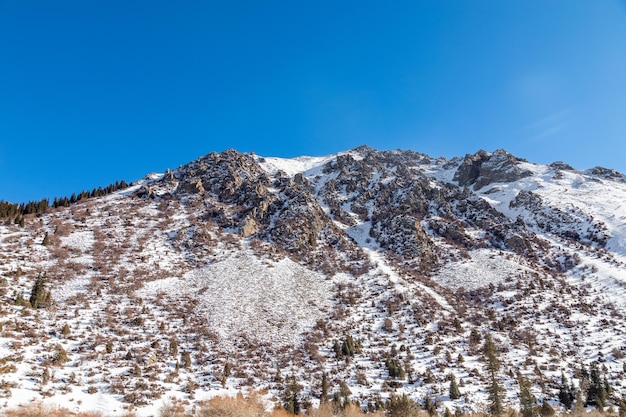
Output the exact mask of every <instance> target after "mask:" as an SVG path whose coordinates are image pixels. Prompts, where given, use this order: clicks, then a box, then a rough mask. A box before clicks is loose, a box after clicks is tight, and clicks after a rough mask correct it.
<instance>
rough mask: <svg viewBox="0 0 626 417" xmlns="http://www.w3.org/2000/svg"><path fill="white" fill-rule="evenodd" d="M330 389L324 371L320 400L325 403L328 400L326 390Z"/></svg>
mask: <svg viewBox="0 0 626 417" xmlns="http://www.w3.org/2000/svg"><path fill="white" fill-rule="evenodd" d="M329 390H330V384H329V383H328V377H327V376H326V372H324V373H323V374H322V386H321V394H320V402H321V403H325V402H326V401H328V392H329Z"/></svg>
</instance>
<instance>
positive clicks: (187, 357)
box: [180, 351, 191, 369]
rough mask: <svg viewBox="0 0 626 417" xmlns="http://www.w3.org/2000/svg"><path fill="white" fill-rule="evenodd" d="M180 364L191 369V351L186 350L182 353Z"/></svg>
mask: <svg viewBox="0 0 626 417" xmlns="http://www.w3.org/2000/svg"><path fill="white" fill-rule="evenodd" d="M180 366H182V367H183V368H184V369H189V368H190V367H191V353H189V352H187V351H185V352H183V353H181V354H180Z"/></svg>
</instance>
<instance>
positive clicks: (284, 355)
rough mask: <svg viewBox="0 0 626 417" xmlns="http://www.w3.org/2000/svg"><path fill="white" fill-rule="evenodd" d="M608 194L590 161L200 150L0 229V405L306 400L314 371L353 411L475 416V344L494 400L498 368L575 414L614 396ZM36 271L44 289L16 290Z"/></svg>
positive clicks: (481, 400)
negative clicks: (491, 363)
mask: <svg viewBox="0 0 626 417" xmlns="http://www.w3.org/2000/svg"><path fill="white" fill-rule="evenodd" d="M624 201H626V178H625V177H624V176H623V175H622V174H620V173H618V172H615V171H613V170H609V169H605V168H599V167H598V168H594V169H590V170H587V171H578V170H575V169H573V168H572V167H570V166H568V165H567V164H565V163H562V162H557V163H553V164H551V165H547V166H546V165H538V164H533V163H531V162H528V161H525V160H521V159H519V158H516V157H515V156H513V155H511V154H509V153H507V152H505V151H502V150H498V151H495V152H484V151H479V152H478V153H476V154H474V155H466V156H465V157H462V158H454V159H451V160H447V159H444V158H438V159H435V158H431V157H429V156H427V155H424V154H420V153H417V152H413V151H400V150H398V151H379V150H375V149H371V148H368V147H366V146H363V147H359V148H356V149H353V150H349V151H346V152H342V153H339V154H337V155H330V156H326V157H301V158H294V159H281V158H270V157H261V156H258V155H254V154H242V153H238V152H236V151H233V150H230V151H225V152H223V153H219V154H218V153H211V154H208V155H206V156H203V157H201V158H199V159H197V160H196V161H193V162H190V163H188V164H186V165H183V166H180V167H178V168H177V169H174V170H168V171H167V172H165V173H162V174H150V175H148V176H146V177H145V178H144V179H142V180H140V181H137V182H136V183H135V185H133V186H132V187H129V188H125V189H123V190H121V191H116V192H113V193H111V194H109V195H106V196H101V197H94V198H89V199H85V200H81V201H80V202H77V203H74V204H71V205H70V207H58V208H56V209H51V210H48V212H47V213H45V214H43V215H39V216H37V215H29V216H26V218H25V222H24V226H23V227H20V226H19V225H18V224H14V222H13V221H12V220H13V219H7V221H6V222H4V223H3V224H2V225H1V226H0V277H1V288H2V291H1V292H0V295H1V299H0V302H1V304H0V306H1V319H0V322H1V324H2V326H1V331H0V373H1V374H0V407H14V406H16V405H18V404H22V403H26V402H29V401H31V400H39V399H43V400H45V401H46V402H51V403H54V404H62V405H63V406H64V407H67V408H70V409H74V410H92V411H102V412H107V413H113V414H117V415H120V414H122V413H123V412H124V411H125V410H129V409H133V410H135V411H136V412H137V413H138V415H146V416H148V415H155V414H156V411H155V410H157V409H158V408H159V407H160V406H162V405H163V404H164V403H167V402H169V401H171V399H172V398H175V399H180V400H181V401H183V402H184V403H185V404H187V406H188V407H193V406H194V404H198V403H199V402H200V401H202V400H204V399H208V398H211V397H214V396H216V395H224V394H233V393H236V392H239V391H243V392H249V391H250V390H255V391H257V392H260V393H262V394H263V398H264V399H265V401H266V403H267V406H268V407H271V406H273V405H275V404H280V402H281V396H282V394H283V391H284V387H285V383H286V382H288V381H289V380H290V378H291V377H293V378H294V379H295V381H297V382H298V383H299V384H300V385H301V386H302V391H301V394H300V395H301V397H302V399H303V400H304V401H305V403H307V402H308V403H311V404H313V405H317V404H319V401H320V397H321V385H322V379H323V375H326V376H327V379H328V381H329V383H330V390H329V394H330V395H333V393H336V394H337V395H336V396H337V397H342V398H343V397H345V400H350V401H357V402H358V403H359V404H360V405H361V407H363V408H368V407H369V408H370V409H374V408H376V407H379V406H380V405H381V404H382V403H384V401H385V400H386V399H388V398H389V397H390V396H391V395H392V394H393V395H400V394H407V395H408V396H409V397H410V398H413V399H415V400H416V401H418V402H420V403H423V402H424V400H425V399H426V398H428V399H429V400H430V401H433V402H435V403H436V406H437V408H438V410H439V412H443V410H444V409H445V408H448V409H450V410H452V411H454V410H458V411H461V412H462V411H472V410H485V409H486V407H487V406H486V404H487V402H488V395H487V385H488V372H487V370H486V362H485V361H484V360H483V354H482V352H481V346H482V343H483V340H484V336H485V335H486V334H490V335H491V337H492V338H493V340H494V342H495V345H496V347H497V350H498V357H499V360H500V363H501V367H500V371H499V373H498V379H499V381H500V382H501V384H502V385H503V386H504V387H505V388H506V402H507V404H510V405H512V406H514V407H518V406H519V399H518V391H519V390H518V383H517V379H516V374H517V373H518V372H520V373H521V374H522V375H524V376H525V377H526V378H527V379H528V380H529V381H530V382H531V386H532V388H531V389H532V392H533V393H534V395H535V397H536V398H537V399H538V400H542V399H546V400H548V401H550V402H551V403H552V404H553V405H555V406H561V405H562V404H560V403H559V389H560V388H562V386H561V385H562V375H563V376H565V377H566V378H567V380H568V381H569V382H570V383H571V384H573V386H574V388H575V390H580V391H581V401H584V402H587V403H588V405H590V406H593V405H594V399H593V398H586V397H587V394H588V391H587V389H586V388H587V387H588V385H589V383H590V382H589V379H590V377H589V373H591V379H593V378H594V377H597V376H598V375H599V376H600V377H601V378H602V380H603V381H604V379H605V380H606V384H605V386H606V387H607V388H609V386H610V388H611V389H610V390H609V391H610V392H609V393H608V394H609V396H608V400H607V401H608V403H607V405H608V404H617V402H618V401H619V399H621V398H622V397H623V396H624V395H626V386H624V382H623V381H624V380H625V376H626V358H625V356H626V317H625V316H624V312H625V311H626V310H625V308H626V297H625V295H626V221H625V219H626V206H624V203H623V202H624ZM38 279H39V283H40V284H43V286H44V288H45V291H48V290H49V291H50V294H49V297H47V296H46V294H45V291H44V292H42V293H40V294H36V295H40V297H39V298H37V297H34V298H32V297H31V296H32V295H34V294H33V292H34V291H33V288H34V285H35V282H36V281H37V280H38ZM33 303H35V304H38V305H36V307H39V308H33V307H35V306H33V305H32V304H33ZM594 372H595V373H594ZM451 375H454V378H455V379H456V381H458V382H459V385H460V387H459V388H460V392H461V397H460V398H457V399H451V398H450V395H449V386H450V379H451ZM585 375H586V376H585ZM581 387H582V390H581V389H580V388H581ZM346 388H347V389H349V391H346ZM568 388H569V385H568Z"/></svg>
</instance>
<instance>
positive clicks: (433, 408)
mask: <svg viewBox="0 0 626 417" xmlns="http://www.w3.org/2000/svg"><path fill="white" fill-rule="evenodd" d="M424 409H425V410H426V412H427V413H428V416H429V417H436V416H437V404H435V402H434V401H431V399H430V397H426V398H425V399H424Z"/></svg>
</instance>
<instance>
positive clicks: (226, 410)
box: [0, 395, 623, 417]
mask: <svg viewBox="0 0 626 417" xmlns="http://www.w3.org/2000/svg"><path fill="white" fill-rule="evenodd" d="M540 408H541V407H539V406H537V410H536V411H537V414H536V415H540V414H541V410H540ZM446 414H447V413H446ZM0 415H1V416H5V417H107V415H106V414H101V413H97V412H79V413H75V412H72V411H70V410H67V409H65V408H62V407H51V406H45V405H43V404H41V403H36V404H31V405H28V406H23V407H20V408H18V409H14V410H8V411H5V412H4V413H2V414H0ZM305 415H307V416H311V417H365V416H367V417H384V416H389V417H436V416H437V415H436V414H435V415H434V416H433V415H431V414H429V413H428V411H426V410H417V409H413V410H409V409H396V410H387V411H386V412H380V411H379V412H374V413H365V412H363V411H362V410H361V409H360V408H359V407H357V406H355V405H353V404H350V405H348V406H347V407H345V408H343V409H338V408H337V407H334V406H333V404H332V403H329V404H322V405H321V406H320V407H319V408H314V409H310V410H308V412H307V413H306V414H305ZM452 415H453V414H451V413H450V416H452ZM135 416H136V415H135V414H134V413H132V412H129V413H127V414H124V415H123V417H135ZM289 416H292V414H290V413H288V412H287V411H285V410H283V409H276V410H273V411H267V410H265V409H264V407H263V405H262V403H261V402H260V400H259V399H258V398H257V397H256V396H252V397H251V398H244V397H243V396H241V395H239V396H237V397H235V398H232V397H216V398H214V399H212V400H210V401H206V402H204V403H203V404H202V405H201V406H200V407H199V408H198V410H197V411H195V412H188V411H185V410H184V407H183V406H182V405H180V404H177V403H171V404H168V405H165V406H164V407H162V408H161V409H160V410H159V414H158V417H289ZM454 416H455V417H487V416H488V414H487V413H470V414H454ZM556 416H571V417H618V416H620V417H623V415H622V413H617V412H613V411H608V412H600V411H597V410H591V411H586V410H584V409H582V408H578V407H576V408H574V410H571V411H564V410H558V411H557V413H556ZM502 417H522V414H521V413H520V412H518V411H517V410H514V409H507V410H505V412H504V413H503V415H502Z"/></svg>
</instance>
